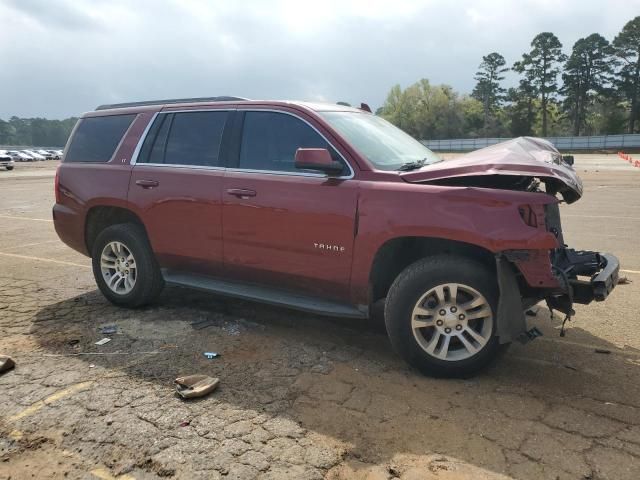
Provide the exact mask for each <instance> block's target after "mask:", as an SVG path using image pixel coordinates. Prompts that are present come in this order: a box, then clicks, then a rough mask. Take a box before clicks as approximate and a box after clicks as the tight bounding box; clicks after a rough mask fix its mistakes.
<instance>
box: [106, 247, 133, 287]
mask: <svg viewBox="0 0 640 480" xmlns="http://www.w3.org/2000/svg"><path fill="white" fill-rule="evenodd" d="M100 270H101V272H102V278H103V279H104V281H105V283H106V284H107V286H108V287H109V288H110V289H111V291H113V292H115V293H117V294H119V295H126V294H128V293H130V292H131V290H133V287H134V286H135V284H136V278H137V273H138V272H137V266H136V260H135V258H134V257H133V254H132V253H131V250H130V249H129V248H128V247H127V246H126V245H125V244H124V243H122V242H109V243H108V244H107V245H106V246H105V247H104V248H103V249H102V254H101V255H100Z"/></svg>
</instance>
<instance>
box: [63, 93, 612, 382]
mask: <svg viewBox="0 0 640 480" xmlns="http://www.w3.org/2000/svg"><path fill="white" fill-rule="evenodd" d="M570 163H571V159H569V158H563V157H562V156H561V155H560V154H559V153H558V151H557V150H556V149H555V148H554V147H553V146H552V145H551V144H550V143H548V142H546V141H544V140H541V139H537V138H518V139H514V140H510V141H508V142H504V143H501V144H498V145H495V146H492V147H488V148H485V149H482V150H478V151H476V152H472V153H469V154H466V155H462V156H461V157H459V158H458V159H455V160H450V161H442V160H441V159H439V158H438V157H436V156H435V155H434V154H433V153H432V152H431V151H430V150H428V149H427V148H426V147H425V146H424V145H422V144H421V143H419V142H418V141H416V140H414V139H413V138H411V137H410V136H408V135H407V134H405V133H403V132H402V131H401V130H399V129H398V128H396V127H394V126H393V125H391V124H390V123H388V122H386V121H385V120H383V119H382V118H380V117H378V116H375V115H372V114H371V113H369V112H367V111H364V110H362V109H356V108H350V107H343V106H340V105H321V104H310V103H302V102H280V101H247V100H243V99H238V98H233V97H218V98H208V99H188V100H181V101H177V100H176V101H171V100H166V101H159V102H139V103H133V104H131V103H130V104H120V105H106V106H102V107H99V108H98V109H97V110H96V111H94V112H90V113H87V114H85V115H84V116H83V117H82V118H81V119H80V120H79V122H78V124H77V125H76V127H75V129H74V131H73V133H72V135H71V138H70V140H69V142H68V144H67V147H66V149H65V154H64V157H63V162H62V164H61V165H60V168H59V169H58V172H57V175H56V187H55V189H56V204H55V206H54V208H53V218H54V221H55V227H56V231H57V232H58V235H59V236H60V238H61V239H62V240H63V241H64V242H65V243H66V244H67V245H69V246H71V247H72V248H74V249H75V250H78V251H79V252H82V253H83V254H85V255H88V256H90V257H91V258H92V260H93V272H94V275H95V279H96V282H97V284H98V287H99V288H100V290H101V291H102V293H103V294H104V295H105V296H106V297H107V298H108V299H109V300H110V301H111V302H113V303H115V304H116V305H121V306H127V307H138V306H141V305H144V304H147V303H149V302H152V301H154V299H156V298H157V297H158V295H159V294H160V292H161V290H162V288H163V287H164V285H165V284H172V285H180V286H184V287H191V288H197V289H200V290H205V291H209V292H213V293H216V294H223V295H229V296H233V297H239V298H244V299H251V300H256V301H260V302H265V303H270V304H275V305H284V306H288V307H291V308H296V309H300V310H305V311H309V312H314V313H318V314H323V315H332V316H342V317H355V318H364V317H367V316H368V315H369V312H370V311H371V307H372V305H373V304H374V303H376V302H378V301H383V302H384V307H385V308H384V313H385V321H386V326H387V330H388V333H389V338H390V339H391V343H392V345H393V347H394V349H395V350H396V351H397V352H398V353H399V354H400V355H401V356H402V357H404V358H405V359H406V361H407V362H409V363H410V364H411V365H413V366H415V367H417V368H418V369H420V370H421V371H422V372H424V373H427V374H430V375H439V376H461V375H469V374H471V373H474V372H476V371H477V370H479V369H480V368H482V367H483V366H485V365H487V364H488V363H489V362H490V361H491V360H492V359H493V358H494V357H495V356H496V355H498V354H499V353H500V352H501V351H503V350H504V347H505V346H506V345H508V344H509V343H510V342H512V341H513V340H520V341H523V342H524V341H526V340H528V339H530V338H533V337H535V336H536V335H537V334H538V332H537V331H536V330H535V329H531V330H529V329H528V328H527V325H526V318H525V315H524V311H525V310H526V309H527V308H529V307H530V306H532V305H534V304H535V303H537V302H539V301H541V300H546V301H547V304H548V305H549V307H550V308H552V309H555V310H558V311H561V312H564V314H565V315H567V316H571V315H572V314H573V308H572V307H573V303H589V302H591V301H592V300H604V299H605V298H606V297H607V295H608V294H609V292H610V291H611V290H612V289H613V288H614V286H615V285H616V283H617V276H618V269H619V265H618V260H617V259H616V258H615V257H614V256H612V255H609V254H601V253H597V252H589V251H575V250H573V249H570V248H568V247H567V246H566V245H565V243H564V239H563V236H562V228H561V226H560V215H559V208H558V203H559V198H558V197H562V198H563V199H564V201H566V202H567V203H571V202H574V201H576V200H577V199H579V198H580V196H581V195H582V184H581V181H580V179H579V178H578V176H577V175H576V173H575V172H574V170H573V168H572V166H571V165H570Z"/></svg>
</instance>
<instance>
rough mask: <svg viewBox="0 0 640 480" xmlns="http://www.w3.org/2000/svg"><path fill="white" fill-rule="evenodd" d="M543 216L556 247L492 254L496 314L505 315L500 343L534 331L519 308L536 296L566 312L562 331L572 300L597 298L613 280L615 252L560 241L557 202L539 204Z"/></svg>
mask: <svg viewBox="0 0 640 480" xmlns="http://www.w3.org/2000/svg"><path fill="white" fill-rule="evenodd" d="M544 219H545V221H544V224H543V225H540V228H544V229H545V230H546V231H547V232H550V233H552V234H553V235H554V237H556V239H557V244H558V247H556V248H554V249H551V250H508V251H504V252H500V253H499V254H498V255H497V256H496V262H497V263H496V265H497V272H498V284H499V287H500V295H501V298H500V303H499V307H498V309H499V311H498V314H499V315H500V314H501V313H502V314H503V317H502V318H503V319H507V320H503V321H502V322H499V324H498V334H499V336H500V339H501V341H502V342H508V341H512V340H520V341H522V342H523V343H524V342H526V341H528V340H530V339H532V338H535V337H536V336H537V335H538V333H539V332H537V330H536V329H531V330H528V329H527V325H526V319H525V316H524V314H523V311H524V310H526V309H527V308H529V307H530V306H532V305H534V304H536V303H538V302H539V301H540V300H545V301H546V302H547V306H548V307H549V310H550V311H551V313H552V315H553V311H554V310H555V311H559V312H562V313H563V314H564V315H565V319H564V322H563V324H562V329H561V331H560V335H561V336H564V324H565V322H566V321H567V320H570V319H571V317H572V316H573V315H575V311H574V309H573V305H574V303H579V304H589V303H591V302H592V301H594V300H595V301H597V302H601V301H603V300H605V299H606V298H607V297H608V296H609V294H610V293H611V291H612V290H613V289H614V288H615V287H616V285H617V284H618V276H619V270H620V263H619V261H618V259H617V258H616V257H615V256H614V255H611V254H609V253H600V252H593V251H588V250H575V249H573V248H569V247H568V246H567V245H566V244H565V243H564V238H563V234H562V226H561V224H560V209H559V207H558V204H557V203H552V204H547V205H545V206H544ZM511 265H513V267H514V268H509V267H510V266H511ZM513 285H516V287H515V289H514V287H513ZM514 290H515V291H517V294H516V292H515V291H514ZM516 297H517V298H516ZM500 323H503V325H500Z"/></svg>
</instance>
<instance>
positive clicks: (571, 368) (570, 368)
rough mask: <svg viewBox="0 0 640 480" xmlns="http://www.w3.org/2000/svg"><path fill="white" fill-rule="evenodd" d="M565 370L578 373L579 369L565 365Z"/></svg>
mask: <svg viewBox="0 0 640 480" xmlns="http://www.w3.org/2000/svg"><path fill="white" fill-rule="evenodd" d="M564 368H568V369H569V370H575V371H576V372H577V371H578V369H577V368H576V367H574V366H572V365H565V366H564Z"/></svg>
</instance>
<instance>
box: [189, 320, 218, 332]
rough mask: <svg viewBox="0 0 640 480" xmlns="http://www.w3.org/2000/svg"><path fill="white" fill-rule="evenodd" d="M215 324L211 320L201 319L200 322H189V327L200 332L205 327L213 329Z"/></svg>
mask: <svg viewBox="0 0 640 480" xmlns="http://www.w3.org/2000/svg"><path fill="white" fill-rule="evenodd" d="M216 323H217V322H216V321H215V320H214V319H212V318H201V319H200V320H196V321H194V322H191V326H192V327H193V329H194V330H202V329H203V328H207V327H215V326H216Z"/></svg>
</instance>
